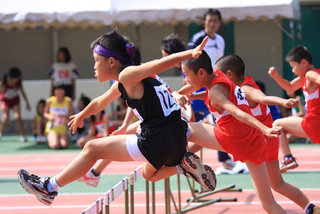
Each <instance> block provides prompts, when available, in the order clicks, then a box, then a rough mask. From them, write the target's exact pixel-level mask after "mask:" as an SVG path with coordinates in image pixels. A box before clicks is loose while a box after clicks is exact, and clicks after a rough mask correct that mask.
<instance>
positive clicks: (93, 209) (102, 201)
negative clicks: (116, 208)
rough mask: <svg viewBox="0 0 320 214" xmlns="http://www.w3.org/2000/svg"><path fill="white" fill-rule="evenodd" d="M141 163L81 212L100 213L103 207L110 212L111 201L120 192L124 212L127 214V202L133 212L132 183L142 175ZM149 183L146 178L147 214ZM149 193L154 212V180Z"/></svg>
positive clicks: (83, 213) (148, 207) (85, 213)
mask: <svg viewBox="0 0 320 214" xmlns="http://www.w3.org/2000/svg"><path fill="white" fill-rule="evenodd" d="M141 169H142V165H141V166H139V167H138V168H137V169H135V170H134V171H133V172H131V173H130V178H128V177H125V178H123V179H122V180H121V181H120V182H119V183H117V184H116V185H115V186H114V187H112V188H111V189H110V190H109V191H107V192H106V193H105V194H104V197H100V198H99V199H98V200H96V201H95V202H94V203H93V204H92V205H90V206H89V207H88V208H87V209H86V210H84V211H83V212H82V213H81V214H102V213H103V207H104V211H105V212H104V213H106V214H109V213H110V205H111V202H112V201H114V200H115V199H117V198H118V197H119V196H120V195H122V193H124V200H125V202H124V204H125V206H124V209H125V214H129V204H130V213H131V214H134V184H135V182H137V181H138V180H139V179H140V178H141V177H142V171H141ZM149 184H150V182H149V181H147V180H146V184H145V188H146V213H147V214H149V210H150V199H149V193H150V191H149ZM151 185H152V187H151V194H152V202H151V204H152V213H153V214H154V213H155V182H151ZM129 192H130V203H129Z"/></svg>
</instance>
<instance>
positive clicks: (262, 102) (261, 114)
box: [215, 55, 314, 209]
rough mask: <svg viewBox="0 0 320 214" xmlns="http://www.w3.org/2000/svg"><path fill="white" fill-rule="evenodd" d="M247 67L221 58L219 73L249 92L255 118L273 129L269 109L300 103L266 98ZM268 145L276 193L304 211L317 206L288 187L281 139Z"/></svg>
mask: <svg viewBox="0 0 320 214" xmlns="http://www.w3.org/2000/svg"><path fill="white" fill-rule="evenodd" d="M244 68H245V64H244V62H243V61H242V59H241V58H240V57H239V56H237V55H226V56H223V57H221V58H220V59H219V60H218V61H217V63H216V65H215V69H220V70H221V71H222V72H223V73H225V74H226V76H227V77H228V78H229V79H230V80H231V81H232V82H233V83H235V84H237V85H238V86H241V89H242V90H243V91H244V92H245V94H246V98H247V101H248V103H249V107H250V109H251V112H252V114H253V116H254V117H255V118H256V119H257V120H259V121H260V122H261V123H263V124H264V125H266V126H268V127H272V123H273V119H272V116H271V113H270V110H269V108H268V106H267V105H283V106H284V107H285V108H292V107H294V106H295V105H298V100H297V99H283V98H280V97H275V96H266V95H265V94H264V93H263V92H262V91H261V90H260V88H259V87H258V85H257V84H256V83H255V81H254V80H253V79H252V78H251V77H249V76H247V77H245V76H244ZM265 139H266V141H267V151H268V158H267V161H266V166H267V170H268V176H269V180H270V184H271V187H272V189H273V190H275V191H276V192H278V193H280V194H282V195H284V196H286V197H287V198H289V199H291V200H292V201H293V202H295V203H296V204H297V205H299V206H300V207H301V208H302V209H307V208H309V209H310V208H312V206H314V205H313V204H311V203H310V201H309V199H308V198H307V197H306V196H305V195H304V194H303V192H302V191H301V190H300V189H298V188H297V187H295V186H293V185H291V184H289V183H286V182H285V181H284V180H283V178H282V176H281V173H280V169H279V161H278V152H279V138H269V137H265Z"/></svg>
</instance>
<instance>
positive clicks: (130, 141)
mask: <svg viewBox="0 0 320 214" xmlns="http://www.w3.org/2000/svg"><path fill="white" fill-rule="evenodd" d="M137 140H138V138H137V136H136V135H135V134H133V135H128V136H127V139H126V145H127V151H128V153H129V155H130V157H131V158H132V159H133V160H135V161H139V162H148V160H147V159H146V158H145V157H144V156H143V155H142V153H141V152H140V150H139V147H138V142H137Z"/></svg>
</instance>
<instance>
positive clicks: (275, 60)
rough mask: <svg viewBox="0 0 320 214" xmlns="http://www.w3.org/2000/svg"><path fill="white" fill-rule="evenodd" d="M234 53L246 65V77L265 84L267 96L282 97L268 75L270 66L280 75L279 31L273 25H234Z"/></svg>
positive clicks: (246, 23)
mask: <svg viewBox="0 0 320 214" xmlns="http://www.w3.org/2000/svg"><path fill="white" fill-rule="evenodd" d="M234 34H235V36H234V47H235V53H236V54H237V55H239V56H240V57H241V58H242V59H243V61H244V62H245V65H246V69H245V74H246V75H248V76H252V78H253V79H254V80H256V81H257V80H259V81H262V82H264V83H265V85H266V94H268V95H276V96H282V89H281V88H280V87H279V86H278V84H277V83H276V82H275V81H274V80H273V79H272V78H271V77H270V76H269V74H268V70H269V67H270V66H275V67H276V68H277V69H278V71H279V73H280V75H282V69H283V64H282V60H283V59H282V58H283V56H282V32H281V29H280V28H279V27H278V26H277V25H276V24H275V23H274V22H273V21H268V22H261V21H259V22H236V23H235V24H234Z"/></svg>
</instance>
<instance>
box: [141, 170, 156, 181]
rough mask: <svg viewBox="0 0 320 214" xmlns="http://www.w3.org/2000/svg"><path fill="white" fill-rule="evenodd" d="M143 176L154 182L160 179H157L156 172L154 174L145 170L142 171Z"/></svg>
mask: <svg viewBox="0 0 320 214" xmlns="http://www.w3.org/2000/svg"><path fill="white" fill-rule="evenodd" d="M142 176H143V178H144V179H146V180H148V181H152V182H156V181H158V180H159V179H156V178H155V176H154V174H153V175H150V174H148V173H145V172H142Z"/></svg>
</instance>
